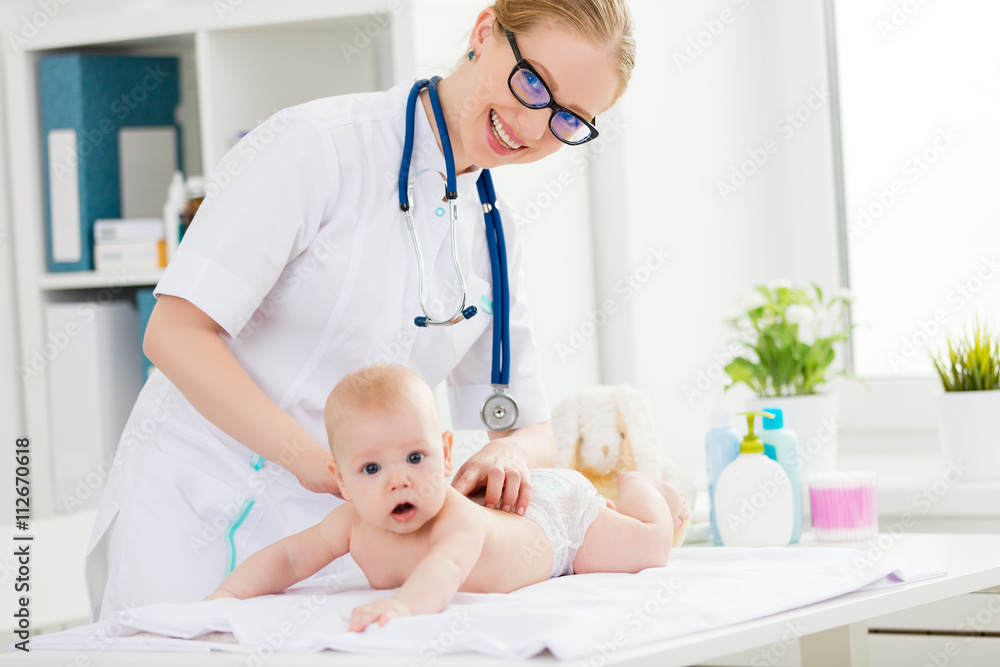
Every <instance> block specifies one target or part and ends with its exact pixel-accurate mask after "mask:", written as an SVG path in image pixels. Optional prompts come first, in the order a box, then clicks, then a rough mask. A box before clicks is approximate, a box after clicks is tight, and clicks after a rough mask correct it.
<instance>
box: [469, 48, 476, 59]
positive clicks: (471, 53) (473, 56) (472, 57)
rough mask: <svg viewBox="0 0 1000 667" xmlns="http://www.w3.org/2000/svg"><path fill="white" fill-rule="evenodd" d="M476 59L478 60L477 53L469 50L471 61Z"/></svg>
mask: <svg viewBox="0 0 1000 667" xmlns="http://www.w3.org/2000/svg"><path fill="white" fill-rule="evenodd" d="M475 58H476V52H475V51H473V50H471V49H470V50H469V60H475Z"/></svg>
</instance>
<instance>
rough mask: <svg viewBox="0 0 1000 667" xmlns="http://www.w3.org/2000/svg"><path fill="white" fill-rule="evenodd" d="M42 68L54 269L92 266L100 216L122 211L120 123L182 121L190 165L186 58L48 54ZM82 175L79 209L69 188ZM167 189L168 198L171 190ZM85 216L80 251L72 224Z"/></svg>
mask: <svg viewBox="0 0 1000 667" xmlns="http://www.w3.org/2000/svg"><path fill="white" fill-rule="evenodd" d="M38 74H39V92H40V100H41V123H42V137H41V140H42V154H43V157H44V166H45V216H46V245H47V252H46V260H47V265H48V270H49V271H87V270H92V269H93V268H94V259H93V246H94V238H93V228H94V221H95V220H97V219H98V218H120V217H122V216H121V192H120V187H119V183H120V176H119V145H118V132H119V130H120V129H121V128H123V127H137V126H173V127H175V128H176V129H177V146H176V150H177V164H178V165H181V164H183V163H182V162H181V132H180V128H179V127H177V124H176V122H175V120H174V112H175V110H176V108H177V105H178V103H179V101H180V85H179V79H178V60H177V58H146V57H137V56H117V55H115V56H108V55H83V54H73V55H58V56H46V57H42V58H40V59H39V73H38ZM53 130H56V132H55V133H53ZM72 131H75V137H74V136H73V132H72ZM50 142H51V143H53V145H57V146H58V147H59V150H58V152H59V153H60V154H58V155H50V154H49V149H50ZM74 152H75V155H73V153H74ZM53 160H55V161H56V162H55V163H53V162H52V161H53ZM74 162H75V163H76V164H75V165H74V164H73V163H74ZM53 173H54V174H55V175H56V177H57V178H58V180H59V183H58V184H57V187H58V189H57V196H56V201H57V202H58V204H57V209H58V210H57V216H56V219H57V224H58V225H60V227H59V234H60V236H59V241H58V242H59V244H60V245H59V246H58V247H59V253H58V254H59V257H56V256H55V255H54V252H53V250H54V248H53V231H54V230H53V201H54V200H53V183H52V182H51V181H52V174H53ZM74 177H75V183H76V184H77V185H78V191H79V211H78V214H77V211H76V210H75V202H72V203H71V204H67V192H70V193H73V192H74V191H73V190H72V184H73V182H74ZM64 179H65V180H64ZM67 184H68V185H67ZM67 188H69V189H67ZM163 196H164V200H166V196H167V192H166V189H164V192H163ZM70 198H71V197H70ZM77 219H78V224H79V226H80V227H79V239H78V245H79V252H78V253H77V252H76V249H77V239H76V229H75V227H73V226H72V225H73V224H74V223H76V222H77ZM67 229H68V230H69V231H70V233H69V234H67V233H66V230H67ZM67 248H69V251H68V252H67ZM67 257H69V258H70V259H67Z"/></svg>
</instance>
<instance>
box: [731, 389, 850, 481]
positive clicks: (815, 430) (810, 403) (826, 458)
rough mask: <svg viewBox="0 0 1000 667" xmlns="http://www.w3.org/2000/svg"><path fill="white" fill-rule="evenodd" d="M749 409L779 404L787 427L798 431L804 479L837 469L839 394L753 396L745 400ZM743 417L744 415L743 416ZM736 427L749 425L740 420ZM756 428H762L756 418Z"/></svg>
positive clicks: (773, 406) (774, 406) (757, 409)
mask: <svg viewBox="0 0 1000 667" xmlns="http://www.w3.org/2000/svg"><path fill="white" fill-rule="evenodd" d="M746 408H747V410H748V411H754V412H759V411H761V410H765V409H766V408H780V409H781V414H782V416H783V417H784V421H785V427H786V428H788V429H791V430H792V431H794V432H795V435H796V437H797V438H798V439H799V454H800V455H801V456H802V483H803V484H806V483H807V482H808V480H809V475H811V474H813V473H821V472H833V471H834V470H836V469H837V395H836V394H833V393H828V394H813V395H810V396H782V397H779V398H752V399H750V400H748V401H747V402H746ZM740 419H743V418H740ZM739 424H740V426H739V427H738V429H737V430H739V431H740V432H741V433H742V432H743V430H745V429H746V425H745V423H744V422H742V421H740V422H739ZM757 429H758V430H757V431H755V432H759V431H762V430H763V424H761V420H760V419H758V420H757Z"/></svg>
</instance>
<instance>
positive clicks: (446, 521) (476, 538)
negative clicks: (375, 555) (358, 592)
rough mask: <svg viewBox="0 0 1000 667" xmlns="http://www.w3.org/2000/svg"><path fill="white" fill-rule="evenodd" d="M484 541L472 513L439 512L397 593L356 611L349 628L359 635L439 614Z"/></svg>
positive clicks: (461, 580)
mask: <svg viewBox="0 0 1000 667" xmlns="http://www.w3.org/2000/svg"><path fill="white" fill-rule="evenodd" d="M485 541H486V531H485V530H484V528H483V526H482V525H481V524H480V523H479V522H477V521H476V517H475V514H474V513H473V512H469V511H463V510H462V508H454V509H453V510H452V511H447V514H446V513H445V512H442V513H441V514H440V515H438V517H437V519H436V520H435V524H434V527H433V529H432V530H431V535H430V550H429V551H428V552H427V555H426V556H425V557H424V558H423V560H421V561H420V562H419V563H418V564H417V566H416V568H414V570H413V572H411V573H410V576H409V577H407V578H406V581H405V582H404V583H403V585H402V586H401V587H400V588H399V590H398V591H396V594H395V595H393V596H392V597H391V598H386V599H382V600H376V601H375V602H371V603H369V604H366V605H363V606H361V607H357V608H355V609H354V612H353V613H352V614H351V623H350V626H349V627H348V629H349V630H352V631H354V632H360V631H362V630H364V629H365V628H366V627H368V626H369V625H371V624H372V623H375V622H378V624H379V625H385V624H386V623H387V622H388V621H389V620H390V619H393V618H396V617H398V616H409V615H411V614H429V613H432V612H436V611H441V610H442V609H444V608H445V607H446V606H448V603H449V602H451V600H452V598H454V597H455V593H457V592H458V589H459V587H460V586H461V585H462V583H463V582H464V581H465V580H466V578H468V576H469V573H470V572H472V568H473V567H475V565H476V563H477V562H478V561H479V556H480V554H481V553H482V551H483V544H484V543H485Z"/></svg>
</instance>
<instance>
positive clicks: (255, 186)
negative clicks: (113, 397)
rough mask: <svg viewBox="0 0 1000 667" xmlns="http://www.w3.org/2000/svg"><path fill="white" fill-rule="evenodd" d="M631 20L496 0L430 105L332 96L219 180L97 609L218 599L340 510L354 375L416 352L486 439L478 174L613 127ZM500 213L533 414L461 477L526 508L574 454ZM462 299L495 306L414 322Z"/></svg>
mask: <svg viewBox="0 0 1000 667" xmlns="http://www.w3.org/2000/svg"><path fill="white" fill-rule="evenodd" d="M631 33H632V28H631V20H630V16H629V12H628V8H627V6H626V5H625V0H497V2H496V3H495V4H494V5H493V6H491V7H489V8H487V9H485V10H483V11H482V12H481V13H480V14H479V16H478V18H477V19H476V22H475V25H474V26H473V29H472V32H471V35H470V38H469V50H468V52H467V58H465V59H463V64H462V65H461V66H460V67H459V68H458V69H457V70H456V71H454V72H453V73H452V74H451V75H449V76H448V77H447V78H445V79H444V80H441V81H440V82H439V83H438V84H437V86H436V96H435V95H433V94H432V93H434V92H435V91H432V90H430V89H428V88H424V89H422V90H419V92H418V91H416V90H414V91H413V99H412V100H410V97H411V95H410V94H411V88H412V87H413V83H412V82H408V83H404V84H400V85H399V86H397V87H395V88H393V89H391V90H388V91H385V92H380V93H369V94H358V95H343V96H338V97H330V98H324V99H318V100H314V101H312V102H308V103H305V104H302V105H299V106H297V107H292V108H289V109H285V110H283V111H281V112H279V113H277V114H276V115H275V116H273V117H272V118H270V119H269V120H268V121H266V122H264V123H262V124H261V125H259V126H258V127H257V128H256V129H254V130H253V131H252V132H251V133H250V134H249V135H247V136H246V137H245V138H244V139H243V140H242V141H241V142H240V143H239V144H237V146H235V147H234V148H233V149H232V150H231V151H230V152H229V153H228V154H227V155H226V156H225V158H223V161H222V163H221V164H220V165H219V166H218V167H217V170H225V171H226V173H227V174H229V175H231V176H232V179H231V180H230V181H229V182H228V184H227V185H225V186H219V187H216V188H210V190H211V191H210V192H209V196H208V197H207V198H206V200H205V201H204V203H203V204H202V206H201V209H200V210H199V212H198V215H197V218H196V220H195V222H194V223H193V224H192V226H191V227H190V229H189V230H188V232H187V234H186V235H185V238H184V242H183V243H182V244H181V246H180V248H179V250H178V252H177V254H176V255H175V256H174V258H173V259H172V260H171V262H170V265H169V266H168V267H167V269H166V271H165V273H164V275H163V277H162V279H161V280H160V282H159V284H158V285H157V287H156V290H155V293H156V295H157V297H158V301H157V304H156V308H155V309H154V311H153V314H152V316H151V318H150V321H149V325H148V328H147V331H146V337H145V340H144V343H143V350H144V351H145V353H146V355H147V356H148V357H149V358H150V360H151V361H153V363H154V364H155V365H156V368H157V371H155V372H154V374H153V375H152V376H151V377H150V378H149V380H148V381H147V382H146V384H145V386H144V387H143V389H142V392H141V393H140V395H139V397H138V399H137V401H136V404H135V407H134V409H133V411H132V413H131V416H130V418H129V421H128V424H127V425H126V428H125V431H124V433H123V434H122V438H121V441H120V443H119V445H118V449H117V451H116V454H115V465H114V466H113V472H112V474H111V476H110V478H109V480H108V485H107V488H106V490H105V493H104V496H103V498H102V501H101V506H100V509H99V512H98V516H97V521H96V524H95V526H94V531H93V535H92V537H91V542H90V546H89V549H88V554H87V586H88V593H89V596H90V603H91V615H92V618H93V619H95V620H96V619H98V618H100V619H105V618H109V617H110V616H111V615H112V614H113V613H115V612H118V611H120V610H125V609H128V608H132V607H136V606H142V605H146V604H151V603H157V602H174V601H194V600H198V599H201V598H202V597H203V596H205V595H207V594H208V593H210V592H211V591H212V590H214V589H215V587H216V586H217V584H218V583H219V581H220V580H221V579H222V578H223V577H224V576H225V575H226V574H227V573H228V572H229V571H230V570H231V569H232V567H234V566H235V565H236V564H237V563H238V562H239V561H241V560H242V559H243V558H245V557H246V556H247V555H249V554H250V553H253V552H254V551H256V550H258V549H260V548H262V547H264V546H266V545H267V544H270V543H272V542H274V541H276V540H278V539H280V538H281V537H284V536H286V535H289V534H291V533H294V532H297V531H300V530H303V529H305V528H307V527H309V526H311V525H313V524H315V523H317V522H319V521H320V520H321V519H322V517H323V516H325V515H326V514H327V513H328V512H329V511H330V510H331V509H333V508H334V507H335V506H336V505H337V504H338V503H339V502H341V501H340V500H339V499H338V498H337V497H335V496H336V494H337V491H338V488H337V485H336V482H335V481H334V478H333V476H332V474H331V473H330V472H329V468H328V466H329V463H330V462H331V454H330V450H329V447H328V442H327V436H326V431H325V428H324V423H323V408H324V404H325V401H326V398H327V396H328V395H329V392H330V390H331V389H332V388H333V386H334V385H335V384H336V383H337V381H338V380H340V378H341V377H342V376H344V375H345V374H346V373H348V372H350V371H352V370H355V369H357V368H359V367H362V366H365V365H368V364H373V363H396V364H402V365H404V366H407V367H409V368H411V369H413V370H414V371H416V372H417V373H419V374H420V375H421V376H422V377H423V378H424V379H425V380H426V381H427V382H428V384H430V385H431V386H435V385H437V384H438V383H439V382H440V381H442V380H445V381H446V382H447V385H448V396H449V402H450V405H451V413H452V416H453V422H454V424H455V427H456V428H460V429H462V428H482V426H481V425H480V410H481V407H482V406H483V403H484V401H485V400H486V399H487V397H489V396H490V394H491V393H492V392H493V391H494V389H493V387H492V386H491V385H494V384H496V382H495V380H496V377H495V375H494V374H492V373H493V370H494V366H495V363H496V362H495V361H494V352H493V343H494V336H493V326H492V320H493V318H492V312H493V310H494V307H493V301H494V300H496V299H499V298H500V295H499V293H498V292H499V290H498V288H497V287H496V285H495V284H494V283H495V281H494V273H493V267H494V264H493V263H492V262H491V249H490V244H489V243H488V240H487V234H486V233H485V230H486V228H487V225H486V224H484V210H488V209H489V208H490V207H488V206H484V205H483V204H482V203H481V201H480V194H479V189H480V187H477V182H478V181H479V178H480V175H481V173H482V171H483V170H484V169H488V168H493V167H499V166H502V165H507V164H517V163H526V162H534V161H535V160H539V159H541V158H543V157H545V156H546V155H549V154H551V153H554V152H555V151H557V150H559V149H560V148H562V147H563V145H565V144H567V143H568V144H574V145H578V144H580V143H585V142H586V141H588V140H589V139H591V138H594V137H595V136H596V134H597V128H596V125H595V124H596V122H597V121H596V120H595V117H596V116H597V115H598V114H600V113H601V112H602V111H604V110H606V109H607V108H608V107H610V106H611V105H612V104H613V103H614V102H615V101H616V100H617V99H618V98H619V96H620V95H621V94H622V93H623V92H624V90H625V87H626V85H627V83H628V79H629V76H630V73H631V69H632V65H633V62H634V51H635V46H634V41H633V39H632V34H631ZM434 97H436V98H437V99H436V100H435V99H434ZM408 101H409V102H410V104H409V107H410V111H411V112H412V115H410V114H408V113H407V110H408ZM435 102H437V104H435ZM435 106H436V107H437V108H436V109H435ZM408 125H409V128H408ZM408 134H411V135H412V136H410V137H409V139H410V141H411V142H412V145H411V146H410V148H411V160H410V165H409V169H408V171H407V170H406V168H405V166H404V167H401V161H402V158H403V155H404V148H406V147H407V146H406V144H407V143H408V142H407V138H408V137H407V135H408ZM449 144H450V145H449ZM571 148H572V147H571ZM448 152H450V154H451V155H450V156H449V155H448ZM449 157H452V158H453V165H451V166H450V165H449V164H448V163H449V161H450V160H449V159H448V158H449ZM401 170H402V171H403V172H404V173H403V175H402V179H401V177H400V171H401ZM452 170H453V171H452ZM449 171H452V173H453V174H457V176H455V177H454V182H455V183H456V185H455V191H456V192H457V199H455V200H451V201H454V202H455V203H456V209H455V210H456V212H457V226H456V233H455V236H454V237H453V236H452V234H451V229H450V223H451V217H452V216H451V210H450V204H451V201H447V200H443V199H442V195H443V194H444V191H445V189H446V181H447V180H449V179H448V178H447V176H448V173H449ZM401 180H402V181H403V183H404V184H405V185H406V186H407V187H401V186H400V181H401ZM219 182H221V180H220V181H219ZM404 195H405V196H404ZM403 202H405V203H407V204H409V206H410V211H409V213H410V215H412V218H413V221H414V222H413V224H414V229H415V232H416V234H417V236H418V240H419V246H420V251H421V253H420V257H421V261H420V262H419V263H418V261H417V255H416V252H415V247H414V246H415V244H414V238H413V237H412V236H411V232H410V228H409V227H408V224H407V220H408V216H407V214H406V213H404V212H403V211H402V210H400V209H401V203H403ZM495 208H496V210H497V211H498V212H499V213H500V214H502V216H503V222H504V223H506V224H505V225H503V232H504V233H505V236H500V240H501V242H502V243H503V247H501V248H499V250H500V251H501V252H502V251H504V250H505V251H506V255H507V258H508V263H509V267H510V271H509V275H510V283H509V288H508V290H507V291H508V292H509V306H508V309H507V313H508V314H507V318H506V319H507V320H509V331H508V332H506V333H507V335H506V340H507V345H509V349H508V348H506V347H505V348H504V349H505V351H507V354H509V358H507V359H506V360H505V361H504V363H505V365H506V369H507V370H506V375H507V377H506V378H504V379H505V380H506V382H504V383H503V384H506V385H507V389H506V391H507V393H508V394H509V395H510V396H512V397H514V398H515V399H516V401H517V421H516V424H515V427H514V428H513V429H510V430H507V431H499V430H491V431H490V438H491V439H490V442H489V443H488V444H487V445H486V446H484V447H483V448H482V450H481V451H479V452H478V453H476V454H474V455H473V456H472V457H471V458H470V459H469V460H468V462H467V463H465V465H464V466H462V468H461V469H460V470H459V471H458V472H457V474H456V475H455V481H454V485H455V487H456V488H457V489H458V490H459V491H461V492H463V493H469V492H471V491H473V490H475V489H477V488H482V487H485V489H486V503H487V504H488V505H492V506H495V507H496V508H497V509H501V510H503V511H510V512H517V513H523V511H524V508H525V507H526V506H527V505H528V504H529V503H530V501H531V485H530V482H531V476H530V472H529V469H530V468H533V467H544V466H551V465H554V464H555V448H554V442H553V437H552V432H551V428H550V427H549V425H548V421H547V420H548V406H547V402H546V398H545V393H544V390H543V383H542V378H541V377H540V371H539V354H538V349H537V346H536V344H535V342H534V339H533V334H532V318H531V314H530V312H529V309H528V306H527V304H526V303H525V290H524V286H523V285H522V283H521V274H522V271H521V265H522V261H523V251H522V248H521V238H520V233H519V229H518V226H517V225H516V224H514V223H515V219H514V211H513V209H512V208H511V207H510V206H506V205H504V202H503V200H502V199H501V201H500V203H499V204H498V205H497V206H496V207H495ZM485 219H486V220H489V215H488V214H487V215H485ZM453 238H454V239H455V240H454V243H455V245H454V246H453V245H452V244H453V240H452V239H453ZM493 250H494V254H496V252H495V251H496V250H497V247H496V246H494V248H493ZM456 259H457V260H458V262H457V264H458V267H460V268H459V269H458V271H460V273H458V272H457V271H456V262H455V260H456ZM422 277H423V282H421V278H422ZM460 277H461V280H459V278H460ZM463 283H464V285H463ZM463 294H464V295H465V301H464V304H465V306H469V305H472V306H477V308H478V311H479V312H478V313H477V314H475V315H474V316H472V317H470V318H469V319H463V318H462V317H461V316H459V317H457V318H455V319H457V320H461V321H458V322H457V323H455V324H454V325H452V326H428V327H425V328H418V327H417V326H415V324H414V318H415V316H421V315H424V316H429V317H431V318H433V319H436V320H446V319H449V318H450V317H452V314H453V313H454V312H455V309H456V305H457V304H459V303H461V302H462V296H463ZM499 304H500V302H499V301H498V302H497V307H499ZM344 561H348V563H347V565H345V564H344ZM349 565H350V563H349V557H348V558H345V559H340V560H339V561H337V562H336V563H334V564H332V565H331V566H330V568H329V570H328V571H333V570H336V569H337V568H339V567H346V566H349Z"/></svg>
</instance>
